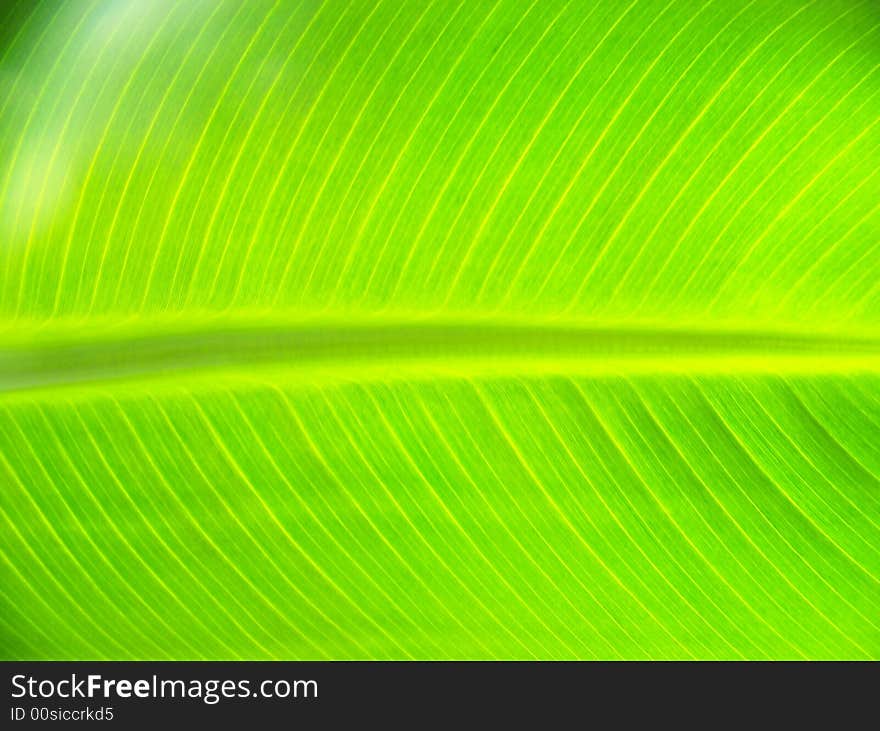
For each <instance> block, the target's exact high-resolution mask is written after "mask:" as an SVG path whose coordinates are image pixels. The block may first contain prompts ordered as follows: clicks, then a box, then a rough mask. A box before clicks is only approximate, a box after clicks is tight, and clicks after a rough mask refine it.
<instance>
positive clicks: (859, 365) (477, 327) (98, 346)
mask: <svg viewBox="0 0 880 731" xmlns="http://www.w3.org/2000/svg"><path fill="white" fill-rule="evenodd" d="M23 333H24V334H22V331H19V332H17V333H16V336H15V337H12V336H7V337H5V338H3V340H4V341H5V342H3V343H2V344H0V392H6V393H9V392H20V391H27V390H32V389H45V388H50V389H52V388H58V387H63V386H68V385H74V384H83V383H104V384H108V383H116V382H120V381H130V380H141V379H144V378H149V379H155V378H163V379H167V378H175V377H178V376H181V375H182V374H187V376H188V377H192V376H194V375H195V376H199V375H205V376H208V377H210V376H211V375H212V374H216V373H218V372H223V373H227V374H228V373H256V372H259V371H260V370H265V369H271V370H276V371H277V370H281V371H285V372H289V373H291V374H299V375H303V374H308V375H309V376H310V377H316V376H320V375H321V374H324V375H328V374H339V373H348V375H349V377H350V376H358V375H362V376H363V377H364V378H370V377H371V376H372V375H376V374H379V375H381V374H384V375H385V376H389V375H390V376H393V375H394V374H395V373H405V374H407V375H409V376H412V375H417V374H419V373H424V374H426V375H429V374H432V373H437V372H447V371H448V372H452V373H457V374H464V375H477V374H481V373H496V372H497V373H507V374H511V375H515V374H517V373H529V372H532V371H535V370H537V371H540V372H560V373H581V372H583V373H611V374H613V373H618V372H653V371H657V372H684V373H686V372H719V373H723V372H765V373H776V372H779V373H783V372H791V371H792V370H794V371H808V372H812V371H815V372H828V371H832V372H839V371H853V370H855V371H866V370H867V371H872V372H877V371H880V338H878V337H872V336H870V335H864V334H857V335H838V334H830V333H807V332H796V331H786V332H772V331H769V330H765V331H759V330H746V329H729V328H728V329H721V328H716V329H712V328H702V327H688V328H681V327H679V328H674V327H659V326H650V327H648V326H643V325H642V326H626V325H619V324H618V325H616V326H613V327H612V326H601V325H596V324H568V323H558V322H543V323H538V322H510V321H504V322H493V321H487V320H480V321H466V320H462V321H453V320H442V321H438V320H430V319H429V320H412V319H401V320H398V321H394V320H387V319H384V320H377V319H373V320H356V319H355V320H350V321H348V322H346V321H342V320H337V321H329V322H328V321H306V322H295V323H281V324H279V323H277V322H269V323H267V322H259V321H257V322H238V323H235V322H233V323H231V324H230V323H226V322H222V321H214V322H211V321H207V322H203V323H199V324H197V325H195V326H189V327H188V326H186V325H185V324H183V325H180V324H176V325H173V326H169V325H168V324H164V325H163V324H162V323H159V324H158V326H156V325H155V324H154V325H153V326H151V327H137V328H130V327H129V328H125V327H118V328H109V329H105V330H101V331H98V332H93V331H91V330H90V329H88V328H85V327H79V328H77V327H67V328H66V329H64V330H62V331H54V332H51V333H50V334H48V335H46V334H45V333H43V334H41V333H40V332H39V331H38V330H36V331H34V332H33V333H30V332H28V331H27V330H25V331H23Z"/></svg>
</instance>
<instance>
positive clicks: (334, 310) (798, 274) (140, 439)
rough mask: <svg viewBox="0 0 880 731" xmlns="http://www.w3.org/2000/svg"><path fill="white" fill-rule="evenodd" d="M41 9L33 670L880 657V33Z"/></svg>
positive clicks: (858, 11) (5, 495) (27, 42)
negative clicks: (103, 662)
mask: <svg viewBox="0 0 880 731" xmlns="http://www.w3.org/2000/svg"><path fill="white" fill-rule="evenodd" d="M2 12H5V13H6V16H5V17H4V18H3V19H2V21H0V23H2V25H0V28H2V36H0V43H2V46H0V476H2V478H0V479H2V486H3V489H2V492H0V495H2V498H0V500H2V502H0V508H2V511H3V524H4V527H3V536H4V537H3V541H2V550H3V573H2V576H3V582H2V591H3V596H2V608H3V611H2V613H0V617H2V623H3V626H2V631H0V652H2V655H3V656H4V657H7V658H24V657H31V658H91V657H105V658H147V657H156V658H160V657H167V658H264V657H273V658H389V657H393V658H413V657H416V658H451V657H457V658H493V657H500V658H534V657H538V658H563V657H565V658H593V657H603V658H606V657H607V658H644V657H650V658H672V657H675V658H690V657H699V658H768V657H769V658H780V657H792V658H801V657H807V658H840V657H846V658H877V657H878V656H880V619H878V617H880V612H878V611H877V609H878V607H880V489H878V488H880V382H878V373H880V329H878V325H880V255H878V240H880V205H878V196H877V190H878V180H880V178H878V171H880V14H878V12H877V8H876V5H875V4H874V3H872V2H869V1H868V0H864V2H859V1H858V0H830V1H827V0H821V1H818V0H817V1H814V2H809V1H808V0H779V1H777V2H741V3H730V2H727V1H726V0H714V1H713V0H708V1H707V2H699V1H698V0H656V1H655V0H641V1H639V0H634V1H633V2H631V3H616V2H598V3H590V4H587V3H578V2H568V3H566V2H544V1H540V2H535V3H532V4H528V3H522V2H513V1H512V0H499V1H498V2H491V1H487V2H475V3H454V2H446V1H445V0H437V1H436V2H432V3H415V2H411V3H410V2H403V3H401V2H389V1H387V0H386V1H385V2H381V1H377V0H371V1H370V2H346V3H324V4H320V3H316V2H311V1H310V0H304V1H303V2H301V3H287V2H280V3H269V2H248V3H237V2H217V3H204V4H203V3H178V4H172V3H151V4H142V3H134V2H125V1H123V0H115V1H114V0H97V1H96V2H90V3H88V2H87V3H68V4H57V5H56V4H48V5H47V6H45V7H44V6H41V5H34V4H31V3H16V4H11V5H10V6H9V8H8V9H6V10H4V11H2Z"/></svg>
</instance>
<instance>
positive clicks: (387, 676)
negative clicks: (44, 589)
mask: <svg viewBox="0 0 880 731" xmlns="http://www.w3.org/2000/svg"><path fill="white" fill-rule="evenodd" d="M3 672H4V675H5V682H6V696H7V698H8V704H7V710H6V716H5V718H6V720H7V721H8V722H9V723H10V724H14V725H24V724H30V723H34V722H40V721H54V722H59V723H73V724H76V725H79V724H81V723H100V724H103V725H116V726H118V727H122V728H128V727H130V726H132V725H134V724H138V725H139V724H141V723H149V724H156V723H173V724H188V723H199V724H209V723H211V722H218V723H220V722H222V723H250V722H257V723H270V724H276V723H278V724H280V723H283V724H285V725H289V724H309V725H311V724H320V725H321V726H324V725H325V724H327V723H329V722H332V721H338V720H347V721H352V720H354V721H358V722H370V723H382V724H387V723H394V724H395V725H398V724H405V725H412V726H420V725H424V724H426V723H428V722H431V723H437V722H443V723H461V722H465V723H467V724H468V725H470V724H477V723H480V724H483V723H498V722H505V723H508V722H516V724H517V725H522V724H526V725H537V726H539V727H555V726H570V725H571V724H572V721H575V722H576V724H577V725H578V726H581V727H587V726H600V727H603V728H604V727H606V726H607V725H608V720H609V719H613V720H614V725H617V724H618V723H625V722H628V721H636V720H639V721H640V722H644V721H648V722H651V721H658V722H659V721H664V722H684V721H690V722H696V723H700V724H704V725H706V726H714V725H715V724H716V723H717V722H719V721H722V720H723V721H725V722H730V721H731V720H732V719H734V718H737V719H739V721H741V722H746V723H751V722H754V723H759V724H762V725H763V724H765V723H767V722H771V721H772V722H779V723H784V724H785V726H786V727H790V724H791V722H792V721H793V720H794V719H795V718H796V717H805V718H809V719H810V720H811V721H812V722H813V723H816V722H819V721H823V722H825V723H828V724H830V725H831V727H836V728H841V727H846V728H850V727H857V726H863V725H864V721H865V720H867V719H869V718H871V717H872V716H874V721H876V710H875V708H874V706H875V702H876V697H877V687H878V685H877V680H878V674H877V667H876V665H872V664H868V663H602V662H591V663H567V662H562V663H538V662H524V663H512V662H493V663H486V662H479V663H477V662H474V663H468V662H442V663H441V662H437V663H431V662H410V663H404V662H400V663H396V662H362V663H353V662H141V663H135V662H43V663H40V662H18V663H10V662H7V663H3ZM866 714H867V715H866ZM9 727H12V726H9Z"/></svg>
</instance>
